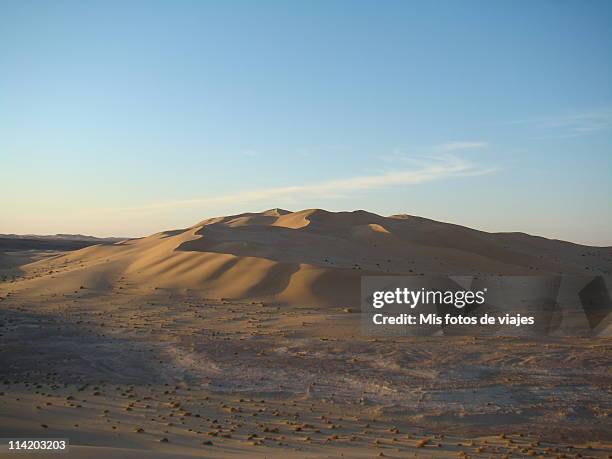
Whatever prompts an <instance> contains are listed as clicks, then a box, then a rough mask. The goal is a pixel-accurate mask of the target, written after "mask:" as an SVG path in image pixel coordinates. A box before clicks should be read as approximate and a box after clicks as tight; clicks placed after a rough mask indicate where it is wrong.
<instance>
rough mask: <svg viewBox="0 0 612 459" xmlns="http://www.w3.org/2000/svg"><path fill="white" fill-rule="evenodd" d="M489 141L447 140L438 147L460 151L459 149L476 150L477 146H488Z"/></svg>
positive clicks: (447, 150) (449, 150)
mask: <svg viewBox="0 0 612 459" xmlns="http://www.w3.org/2000/svg"><path fill="white" fill-rule="evenodd" d="M487 145H488V144H487V142H473V141H472V142H466V141H457V142H447V143H443V144H442V145H440V146H439V147H438V149H439V150H440V151H446V152H451V151H458V150H474V149H476V148H485V147H486V146H487Z"/></svg>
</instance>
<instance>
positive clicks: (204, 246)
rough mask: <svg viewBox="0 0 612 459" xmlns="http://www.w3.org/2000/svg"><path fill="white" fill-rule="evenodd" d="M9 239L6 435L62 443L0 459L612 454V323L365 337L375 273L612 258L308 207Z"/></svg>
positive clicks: (401, 218) (1, 416)
mask: <svg viewBox="0 0 612 459" xmlns="http://www.w3.org/2000/svg"><path fill="white" fill-rule="evenodd" d="M3 241H4V242H3V245H2V246H1V250H2V252H1V253H0V438H3V439H7V438H15V439H17V438H66V439H69V444H70V446H69V450H68V451H67V452H64V453H49V452H46V453H41V452H38V453H28V452H20V453H12V452H9V451H8V449H7V448H6V444H3V445H2V449H0V455H2V456H3V457H30V456H31V457H45V456H51V457H55V456H57V457H84V458H85V457H86V458H108V457H117V458H181V457H185V458H188V457H206V458H231V457H261V458H263V457H269V458H273V457H284V458H319V457H330V458H331V457H347V458H353V457H354V458H369V457H389V458H404V457H432V458H433V457H474V458H476V457H477V458H484V457H514V458H518V457H531V456H534V457H612V370H611V363H612V341H611V340H610V335H611V334H612V326H611V325H610V322H609V319H610V318H609V317H608V318H607V320H608V322H603V323H602V325H601V326H600V327H599V329H598V332H597V334H596V335H595V336H565V335H563V334H557V335H555V334H552V335H551V336H546V337H533V338H525V337H513V336H485V337H481V336H463V337H460V336H427V337H371V336H366V335H364V334H363V333H362V332H361V328H360V318H359V316H360V313H359V291H360V290H359V285H360V279H361V276H363V275H365V274H406V275H432V274H435V275H538V274H567V275H593V276H596V275H609V274H610V272H611V271H612V248H610V247H588V246H582V245H577V244H572V243H568V242H563V241H556V240H549V239H545V238H542V237H536V236H530V235H526V234H522V233H487V232H482V231H477V230H474V229H470V228H466V227H462V226H457V225H452V224H448V223H441V222H436V221H432V220H428V219H424V218H419V217H413V216H408V215H396V216H391V217H383V216H379V215H376V214H372V213H368V212H364V211H355V212H337V213H335V212H327V211H323V210H318V209H315V210H305V211H300V212H289V211H285V210H282V209H272V210H269V211H266V212H261V213H248V214H241V215H233V216H228V217H218V218H213V219H208V220H204V221H202V222H199V223H197V224H195V225H193V226H192V227H189V228H185V229H180V230H172V231H165V232H161V233H157V234H154V235H151V236H149V237H145V238H140V239H129V240H124V241H119V242H117V241H114V240H113V241H96V240H91V241H88V242H86V243H83V241H81V242H80V243H79V244H81V245H83V246H84V247H82V248H80V247H75V246H74V241H72V242H70V243H67V242H66V241H64V245H62V242H61V240H60V241H59V242H53V243H52V244H51V245H49V243H48V242H47V243H46V244H47V245H44V246H41V245H37V244H35V243H32V244H31V245H28V244H26V243H24V242H23V241H21V242H11V241H9V240H7V241H5V240H3ZM14 241H19V240H18V239H15V240H14ZM11 244H13V245H11ZM71 244H72V245H71ZM89 244H92V245H89Z"/></svg>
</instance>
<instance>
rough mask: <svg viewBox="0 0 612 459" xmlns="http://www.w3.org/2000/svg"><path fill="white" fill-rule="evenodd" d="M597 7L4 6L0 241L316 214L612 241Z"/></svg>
mask: <svg viewBox="0 0 612 459" xmlns="http://www.w3.org/2000/svg"><path fill="white" fill-rule="evenodd" d="M611 82H612V3H611V2H609V1H586V2H585V1H562V0H559V1H543V0H540V1H537V2H532V1H512V2H491V1H482V2H480V1H456V0H453V1H436V2H429V1H428V2H425V1H423V2H416V1H398V2H394V1H383V2H375V1H346V2H342V1H308V2H297V1H290V0H285V1H244V2H239V1H228V2H216V1H215V2H213V1H210V2H205V1H193V2H190V1H164V2H161V1H157V2H156V1H143V2H138V1H130V2H111V1H104V2H102V1H100V2H93V1H92V2H77V1H74V2H65V1H53V2H52V1H47V2H44V1H43V2H40V1H37V2H28V1H15V2H9V1H2V2H0V191H2V194H3V196H4V200H3V206H2V213H1V215H0V233H7V232H18V233H56V232H70V233H76V232H81V233H89V234H95V235H122V236H124V235H125V236H138V235H145V234H149V233H152V232H156V231H159V230H163V229H169V228H176V227H183V226H188V225H191V224H193V223H195V222H197V221H199V220H201V219H203V218H206V217H209V216H214V215H223V214H229V213H237V212H243V211H260V210H264V209H267V208H271V207H284V208H288V209H291V210H299V209H303V208H312V207H321V208H326V209H329V210H353V209H360V208H361V209H366V210H370V211H373V212H377V213H381V214H393V213H409V214H414V215H421V216H424V217H429V218H434V219H439V220H443V221H450V222H454V223H459V224H464V225H468V226H473V227H476V228H479V229H484V230H489V231H525V232H529V233H535V234H539V235H543V236H547V237H553V238H561V239H566V240H571V241H575V242H582V243H589V244H597V245H612V210H611V209H612V206H611V205H610V197H611V196H612V189H611V188H612V186H611V185H612V148H611V147H612V83H611Z"/></svg>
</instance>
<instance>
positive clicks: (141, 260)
mask: <svg viewBox="0 0 612 459" xmlns="http://www.w3.org/2000/svg"><path fill="white" fill-rule="evenodd" d="M611 270H612V248H609V247H608V248H594V247H586V246H581V245H577V244H572V243H568V242H561V241H554V240H548V239H545V238H541V237H535V236H529V235H526V234H519V233H486V232H482V231H477V230H473V229H470V228H466V227H462V226H457V225H452V224H448V223H441V222H437V221H433V220H428V219H425V218H420V217H412V216H408V215H395V216H391V217H383V216H380V215H376V214H373V213H369V212H365V211H355V212H327V211H324V210H320V209H310V210H303V211H300V212H289V211H286V210H282V209H272V210H268V211H266V212H261V213H245V214H240V215H232V216H226V217H217V218H211V219H208V220H204V221H202V222H200V223H198V224H196V225H194V226H192V227H190V228H186V229H182V230H173V231H166V232H161V233H157V234H154V235H151V236H149V237H145V238H142V239H136V240H130V241H124V242H119V243H116V244H113V245H104V246H93V247H87V248H84V249H82V250H78V251H75V252H71V253H69V254H66V255H63V256H58V257H55V258H53V259H51V260H44V261H41V262H38V263H33V264H31V265H29V266H28V267H27V268H25V271H26V276H27V275H28V273H29V274H30V276H31V277H32V278H33V279H32V280H31V283H34V284H38V285H39V286H40V287H41V288H44V289H45V290H47V291H56V293H62V292H66V291H71V290H74V289H78V288H80V287H81V286H84V287H86V288H88V289H93V290H96V289H102V290H103V289H107V288H111V287H112V286H113V284H114V282H116V281H117V280H118V279H120V278H124V279H126V280H128V281H129V282H133V283H136V284H138V285H140V286H143V287H152V288H155V287H158V288H173V289H192V290H197V291H200V292H202V294H204V295H207V296H209V297H225V298H233V299H246V298H248V299H262V300H273V301H276V302H280V303H287V304H304V305H313V304H316V305H318V306H332V305H336V306H337V305H338V304H347V305H352V306H354V305H356V304H358V297H357V295H358V292H359V288H358V286H359V281H360V276H362V275H363V274H377V273H381V274H382V273H384V274H413V275H418V274H427V275H430V274H441V275H478V274H483V275H497V274H508V275H518V274H530V275H534V274H558V273H563V274H588V275H593V274H602V273H603V274H606V273H609V272H610V271H611ZM51 271H52V274H53V276H42V277H41V276H40V274H41V273H43V274H44V273H45V272H46V273H49V272H51ZM34 277H35V278H34ZM51 278H52V279H53V281H51ZM55 279H62V281H61V282H57V281H55ZM22 285H23V286H24V287H25V286H27V287H28V288H29V287H31V285H30V284H28V283H22Z"/></svg>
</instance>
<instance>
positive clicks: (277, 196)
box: [122, 155, 495, 211]
mask: <svg viewBox="0 0 612 459" xmlns="http://www.w3.org/2000/svg"><path fill="white" fill-rule="evenodd" d="M418 164H419V165H418V166H417V165H415V167H413V168H411V169H402V170H393V171H389V172H384V173H381V174H377V175H363V176H356V177H351V178H344V179H336V180H327V181H323V182H318V183H311V184H303V185H292V186H279V187H271V188H265V189H259V190H253V191H240V192H235V193H228V194H223V195H218V196H203V197H199V198H194V199H185V200H174V201H161V202H154V203H151V204H146V205H143V206H136V207H130V208H124V209H122V210H126V211H155V210H162V209H172V208H186V207H199V206H212V205H229V204H237V203H240V204H242V203H251V202H258V201H280V200H288V199H294V198H299V197H304V196H308V197H337V196H338V195H344V194H347V193H352V192H358V191H365V190H371V189H379V188H385V187H392V186H400V185H416V184H420V183H425V182H431V181H434V180H440V179H444V178H449V177H465V176H475V175H483V174H488V173H491V172H493V171H494V170H495V169H492V168H488V169H487V168H482V167H480V166H478V165H475V164H473V163H471V162H468V161H465V160H463V159H460V158H457V157H455V156H452V155H447V156H444V157H440V158H437V159H435V160H434V159H432V160H429V162H428V163H424V162H422V161H421V162H419V163H418Z"/></svg>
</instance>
